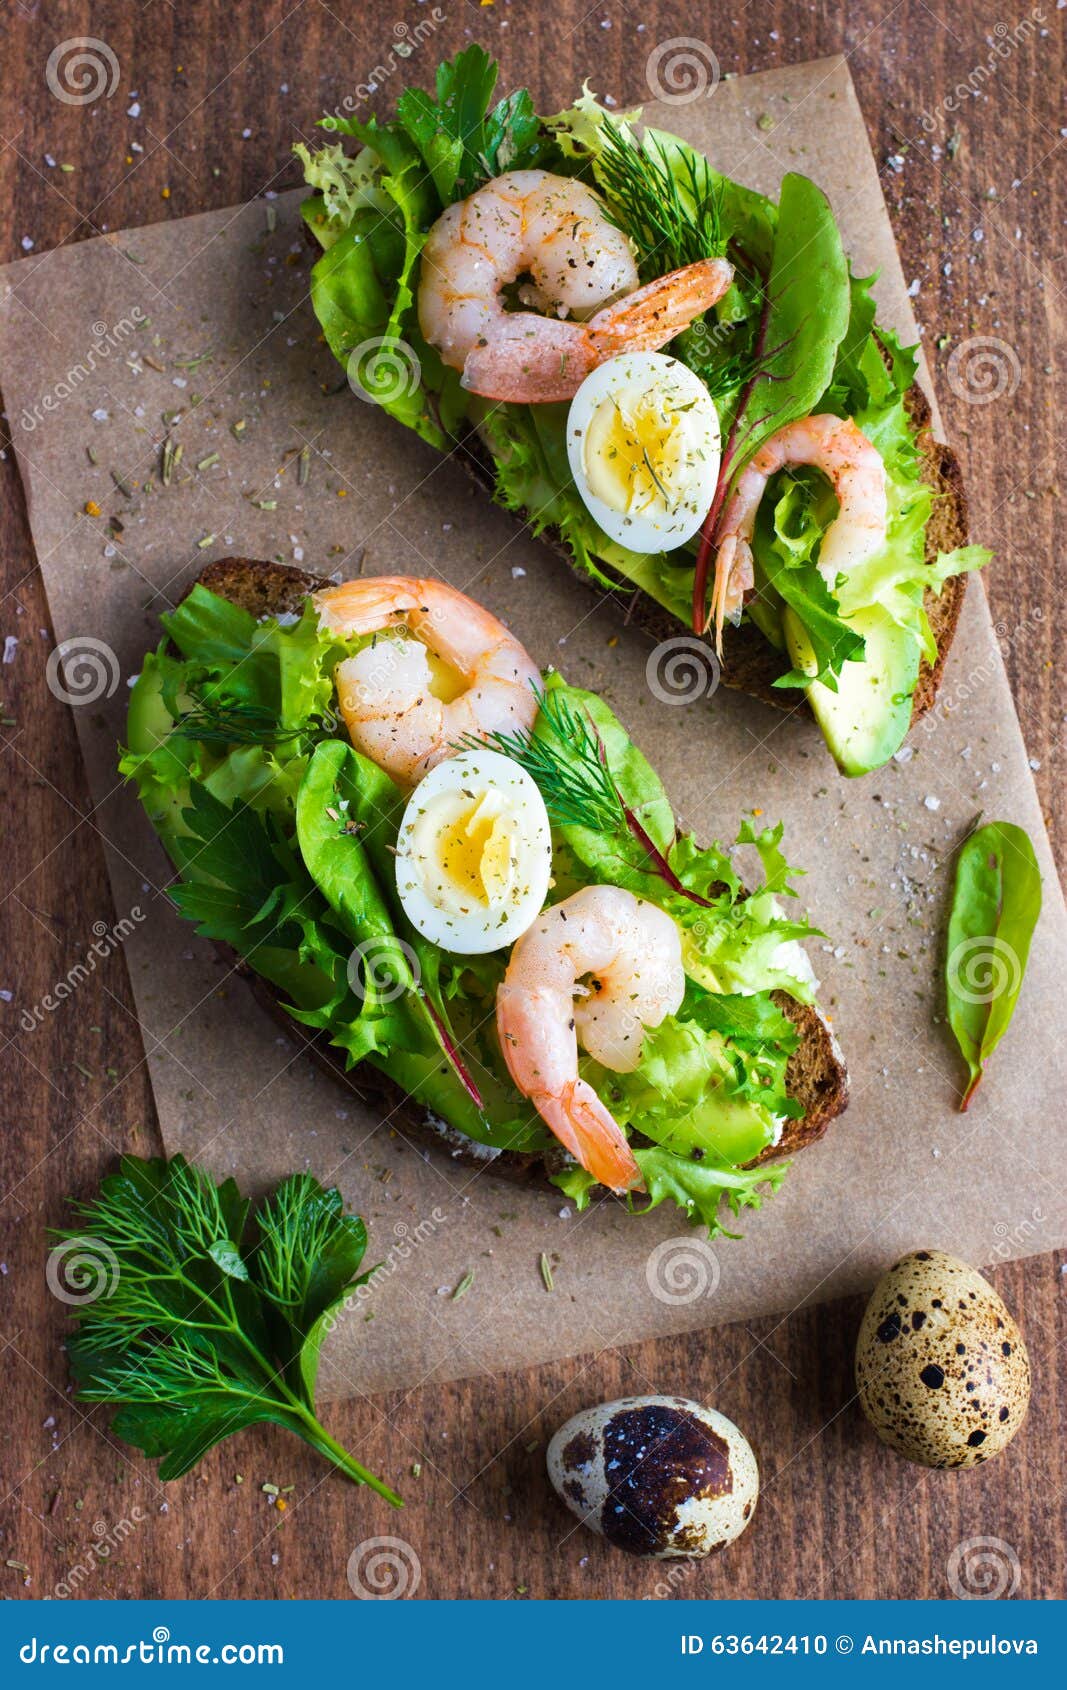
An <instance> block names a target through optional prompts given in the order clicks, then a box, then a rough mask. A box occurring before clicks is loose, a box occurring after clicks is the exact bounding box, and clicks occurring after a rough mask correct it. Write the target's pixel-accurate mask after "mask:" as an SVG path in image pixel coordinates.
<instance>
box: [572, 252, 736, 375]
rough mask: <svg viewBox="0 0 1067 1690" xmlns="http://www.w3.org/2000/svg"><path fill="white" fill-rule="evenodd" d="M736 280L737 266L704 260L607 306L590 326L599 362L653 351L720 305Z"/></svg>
mask: <svg viewBox="0 0 1067 1690" xmlns="http://www.w3.org/2000/svg"><path fill="white" fill-rule="evenodd" d="M733 278H734V269H733V265H732V264H728V263H727V262H726V260H725V258H701V259H699V260H698V262H697V263H696V264H686V265H684V266H683V267H682V269H680V270H671V271H670V272H669V273H668V274H667V275H666V276H657V278H656V280H655V281H654V282H648V283H646V284H645V286H644V287H643V288H638V289H637V291H636V293H630V294H627V295H626V296H625V298H623V299H618V300H616V301H615V303H614V305H606V306H605V307H604V309H603V310H602V311H598V312H597V314H596V316H595V317H592V318H590V320H589V323H588V325H587V327H588V330H589V334H590V337H591V338H592V339H593V340H594V342H595V344H596V347H597V351H598V357H597V363H598V364H602V363H603V362H604V360H605V358H614V357H615V356H616V355H617V354H618V353H620V352H655V351H657V350H658V349H659V347H661V346H666V344H667V342H668V341H669V340H673V339H674V337H675V335H679V334H681V332H682V330H683V329H686V328H688V327H689V324H690V323H691V322H693V320H694V319H695V318H696V317H700V316H702V315H703V313H704V312H705V311H710V310H711V307H712V306H713V305H715V304H717V303H718V301H719V300H720V299H721V298H722V296H723V294H724V293H725V292H726V290H727V288H728V287H729V286H730V283H731V282H732V281H733Z"/></svg>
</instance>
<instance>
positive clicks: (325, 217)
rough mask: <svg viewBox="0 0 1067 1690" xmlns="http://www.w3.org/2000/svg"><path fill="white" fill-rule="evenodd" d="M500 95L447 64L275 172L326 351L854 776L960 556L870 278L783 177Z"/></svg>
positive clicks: (904, 709)
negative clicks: (294, 222) (388, 116)
mask: <svg viewBox="0 0 1067 1690" xmlns="http://www.w3.org/2000/svg"><path fill="white" fill-rule="evenodd" d="M495 82H496V66H495V65H494V64H493V62H492V60H490V59H489V58H488V56H487V55H486V53H485V52H484V51H483V50H482V48H480V47H478V46H472V47H469V48H468V49H467V50H466V51H465V52H463V53H461V54H460V55H459V56H458V58H456V59H455V60H454V61H452V62H451V63H449V64H445V65H442V66H441V67H440V69H439V70H438V73H437V83H436V90H435V93H434V94H428V93H426V92H424V91H422V90H420V89H414V88H410V89H405V90H404V92H403V93H402V94H401V96H400V98H399V100H398V101H397V107H396V116H395V118H394V119H393V120H391V121H388V122H379V121H378V120H377V119H374V118H372V119H369V120H368V121H366V122H362V121H359V120H357V119H355V118H346V117H340V116H334V117H329V118H326V119H324V120H323V125H324V127H325V128H327V129H329V130H331V131H333V132H334V133H335V134H338V135H343V136H345V137H350V138H351V139H353V140H355V141H356V142H358V143H361V149H360V150H358V151H354V152H353V151H346V150H345V147H344V145H343V143H342V142H341V141H338V140H334V141H331V142H330V143H329V144H327V145H325V146H323V147H321V148H318V149H316V150H314V151H311V150H309V149H308V148H307V147H306V146H298V147H297V149H296V150H297V152H298V153H299V154H300V156H301V158H302V160H303V164H304V169H305V175H306V178H307V181H308V183H309V185H310V186H311V188H312V189H313V190H314V192H313V194H312V196H311V197H310V198H309V199H308V200H307V201H306V202H305V206H304V215H305V220H306V223H307V227H308V229H309V230H310V232H311V234H312V235H313V236H314V238H315V240H316V241H317V242H318V243H319V244H320V245H321V247H322V248H323V249H324V250H323V253H322V256H321V257H320V258H319V260H318V262H317V264H316V265H315V267H314V270H313V272H312V283H311V289H312V299H313V301H314V305H315V310H316V312H317V314H318V317H319V321H320V322H321V324H322V327H323V330H324V333H325V336H326V339H327V341H328V342H329V345H330V347H331V348H332V350H333V351H334V353H335V354H336V356H337V357H338V358H339V359H340V360H341V361H342V363H344V364H345V365H346V367H347V368H348V372H349V377H350V380H352V381H353V382H354V383H356V384H358V385H359V386H360V388H361V389H362V390H363V391H364V393H366V394H368V395H369V396H370V397H372V398H374V399H376V400H377V401H378V402H379V403H380V404H381V405H382V406H383V407H384V409H385V410H387V411H389V412H391V413H392V415H393V416H395V417H397V418H399V420H400V421H401V422H403V423H405V424H407V426H408V427H410V428H413V429H415V430H416V432H417V433H419V434H420V435H421V436H422V437H423V438H424V439H426V440H429V441H431V442H432V443H433V444H434V445H435V446H437V447H439V448H441V449H442V450H451V449H453V448H454V447H455V446H456V445H457V444H459V445H461V446H462V447H463V448H464V452H465V457H466V460H467V462H468V463H469V464H470V466H471V467H473V469H474V471H475V473H476V474H478V475H479V476H480V478H481V479H482V480H483V481H484V482H485V483H486V485H487V486H489V487H490V488H491V489H492V491H493V492H494V494H495V497H496V498H497V499H498V500H499V501H500V502H501V503H502V504H504V505H506V506H507V507H508V508H509V509H511V510H513V511H515V512H517V513H519V514H520V515H521V516H522V517H523V518H524V519H525V520H526V521H528V522H529V523H531V524H532V525H533V527H534V529H535V531H537V532H543V533H544V534H545V535H546V536H547V538H548V539H549V540H550V541H551V542H552V543H554V544H555V546H556V547H557V549H559V550H560V551H561V552H562V553H563V555H564V556H565V557H566V559H567V560H568V561H569V562H570V564H571V565H572V566H573V567H574V568H575V569H576V570H577V571H578V572H579V573H580V574H582V575H584V576H586V577H587V578H589V579H591V580H593V581H595V582H597V583H599V584H600V585H601V586H603V587H607V588H609V589H623V590H627V591H628V592H632V590H633V589H637V590H638V597H637V600H636V604H635V607H634V613H635V614H636V616H637V618H638V620H639V621H640V622H641V623H642V625H643V626H645V627H646V628H647V629H648V630H649V631H650V632H651V633H652V634H653V635H654V637H655V638H657V639H659V638H662V637H666V636H670V635H672V634H673V635H677V634H678V633H679V632H680V627H679V625H682V627H686V628H691V629H692V630H693V634H694V636H701V637H703V636H709V637H713V638H714V640H715V642H716V647H717V650H718V654H719V657H720V658H721V660H722V678H723V680H724V681H725V682H727V683H728V684H730V685H734V686H739V687H742V688H743V689H744V690H746V691H748V692H750V693H753V694H756V695H758V696H759V697H762V698H764V699H766V700H768V701H769V702H771V703H775V704H778V705H781V706H783V707H784V708H791V707H792V706H793V705H794V704H795V702H796V701H797V699H798V698H800V697H802V696H804V697H806V698H807V701H808V703H809V705H810V707H811V709H812V711H813V712H814V714H815V716H816V718H817V720H818V722H819V724H820V726H821V728H822V731H823V733H824V735H825V738H826V741H827V744H828V746H829V748H830V750H831V751H832V753H833V755H834V757H835V758H836V760H837V762H838V764H839V766H840V767H841V768H842V769H843V770H844V771H845V772H846V773H848V774H862V773H864V772H866V771H867V770H870V769H875V768H878V767H879V766H880V765H881V764H883V763H884V762H885V761H886V760H887V759H888V758H889V757H890V756H892V754H893V753H894V752H895V751H897V750H898V749H899V747H900V745H901V742H902V741H903V739H904V736H905V734H906V733H907V730H908V727H909V725H910V723H911V722H912V720H913V719H914V717H915V716H916V715H918V714H921V713H922V711H924V710H926V709H928V708H929V707H930V705H931V704H932V702H933V700H934V697H935V694H936V690H937V685H938V682H939V679H940V673H941V666H942V665H943V662H944V658H945V654H946V652H947V649H948V645H949V643H950V641H951V638H952V635H953V632H954V630H955V626H956V622H957V619H958V617H959V613H960V608H961V605H962V600H963V590H964V585H965V580H966V572H967V571H968V570H971V569H975V568H977V567H979V566H980V565H981V564H982V563H983V562H984V561H985V559H986V556H987V554H986V553H985V552H984V551H983V550H982V549H981V548H980V547H977V546H969V545H967V544H966V510H965V507H964V502H963V494H962V487H961V483H960V478H959V472H958V467H957V465H956V462H955V459H954V458H953V456H952V454H951V453H950V452H949V451H948V449H947V448H946V447H944V446H942V445H939V444H938V443H937V442H935V441H934V440H933V439H932V437H931V435H930V433H929V428H928V423H929V407H928V405H927V403H926V400H925V398H924V397H923V395H922V393H921V391H920V390H919V388H918V387H917V386H916V385H915V381H914V378H915V371H916V357H915V353H914V350H907V349H905V348H903V347H902V346H901V345H900V343H899V341H898V340H897V338H896V337H895V335H894V334H892V333H891V332H890V331H889V330H887V329H884V328H882V327H880V326H879V325H878V324H877V323H876V321H875V305H874V301H873V298H872V296H871V283H872V281H873V280H874V278H873V277H867V278H860V277H857V276H854V275H852V274H851V271H850V267H849V264H848V261H847V259H846V257H845V254H844V252H843V250H842V244H841V235H840V232H839V230H838V227H837V224H836V221H835V219H834V215H833V212H832V210H831V207H830V205H829V203H828V201H827V199H826V197H825V195H824V194H823V193H822V192H821V190H820V189H819V188H818V187H817V186H816V185H815V183H813V182H811V181H809V180H808V178H806V177H805V176H802V175H797V174H792V173H791V174H788V175H786V176H785V178H784V180H783V182H782V186H781V191H780V195H779V198H778V200H777V202H775V201H773V200H771V199H769V198H767V197H766V196H764V195H763V194H759V193H756V192H754V191H752V190H751V189H749V188H746V187H745V186H743V185H742V184H741V183H738V182H734V181H731V180H730V179H729V178H728V177H726V176H724V175H722V174H720V172H719V171H718V170H717V169H716V168H715V167H714V166H713V165H712V164H711V163H710V162H709V161H708V160H707V159H706V158H705V157H704V156H703V155H702V154H701V153H699V152H696V151H694V150H693V149H692V148H691V147H689V146H687V145H686V144H685V143H684V142H683V141H681V140H679V139H678V138H677V137H676V136H674V135H670V134H667V133H664V132H661V131H657V130H654V129H651V128H646V129H645V130H644V132H643V133H639V131H638V130H637V129H636V128H635V120H636V117H637V115H638V114H637V113H630V114H626V115H620V114H612V113H610V112H608V111H607V110H605V109H604V108H603V107H602V106H600V105H599V104H598V103H597V102H596V100H595V99H594V97H593V96H592V95H591V94H589V93H588V92H584V93H583V95H582V97H581V98H580V99H579V100H578V101H577V103H576V104H575V105H574V106H573V107H572V108H571V109H570V110H569V111H565V112H562V113H560V114H559V115H558V116H555V117H548V118H541V117H539V116H538V115H537V114H536V112H535V111H534V108H533V103H532V101H531V98H530V95H529V93H528V92H527V91H526V90H524V89H519V90H517V91H515V92H514V93H512V94H510V95H508V96H507V98H505V99H503V100H501V101H500V102H499V103H498V104H496V105H495V106H494V105H493V104H492V98H493V91H494V85H495ZM667 347H669V349H670V350H669V354H668V353H667V352H665V351H664V350H663V349H664V348H667ZM724 635H725V639H724Z"/></svg>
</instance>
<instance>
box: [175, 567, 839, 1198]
mask: <svg viewBox="0 0 1067 1690" xmlns="http://www.w3.org/2000/svg"><path fill="white" fill-rule="evenodd" d="M197 582H199V583H200V584H202V585H203V586H205V587H207V588H208V589H209V590H210V591H211V592H213V593H217V594H218V596H219V597H220V598H225V599H229V600H230V601H231V603H233V604H237V605H240V606H241V607H242V609H244V610H247V611H249V612H250V613H251V614H252V615H253V616H268V615H286V614H292V613H297V612H299V611H300V609H301V607H302V605H303V603H304V600H305V599H306V597H307V595H308V594H309V593H314V592H319V591H321V590H322V589H323V588H325V587H328V586H331V585H332V582H331V581H330V580H329V579H328V578H327V577H324V576H321V575H312V574H310V573H309V572H308V571H307V570H305V569H297V568H295V567H293V566H292V565H289V564H277V563H264V562H260V561H259V560H257V559H255V558H242V557H227V558H219V559H218V560H217V561H216V562H214V563H209V564H208V565H207V566H206V568H204V569H203V570H201V572H200V574H199V575H198V576H197ZM216 949H217V950H218V951H219V953H220V955H221V956H222V957H223V959H224V960H225V962H226V964H227V966H228V967H230V968H232V969H233V970H234V971H235V972H237V973H239V974H240V975H241V976H242V977H243V978H244V979H245V980H247V981H248V984H249V986H250V987H251V990H252V994H253V996H254V997H255V998H256V1000H257V1001H258V1002H259V1003H260V1004H261V1005H262V1006H263V1008H264V1009H266V1010H267V1012H268V1014H270V1015H271V1017H272V1018H273V1019H274V1020H275V1021H276V1022H277V1023H278V1025H279V1026H280V1027H282V1028H283V1029H284V1030H285V1031H286V1032H287V1033H288V1034H289V1036H290V1037H291V1038H293V1039H294V1040H295V1041H296V1042H298V1043H299V1044H301V1045H302V1046H303V1047H304V1049H305V1051H306V1054H307V1055H308V1056H309V1057H310V1058H311V1060H312V1061H313V1062H314V1063H315V1065H316V1067H318V1068H320V1069H321V1070H322V1071H323V1072H325V1073H328V1074H330V1075H331V1076H332V1077H333V1078H334V1079H337V1080H340V1081H341V1082H342V1083H343V1084H344V1085H346V1086H349V1087H350V1088H351V1089H352V1090H353V1091H354V1092H355V1093H356V1094H357V1096H359V1097H360V1098H361V1099H362V1101H363V1102H364V1103H367V1104H369V1105H370V1106H371V1107H372V1108H375V1109H380V1110H381V1112H382V1116H383V1118H384V1119H388V1121H389V1123H390V1125H391V1126H393V1127H394V1128H395V1130H396V1131H397V1132H398V1133H400V1134H401V1135H402V1136H403V1137H405V1138H410V1139H415V1140H417V1141H418V1142H419V1143H422V1144H429V1145H435V1146H436V1147H437V1148H438V1149H440V1148H442V1146H444V1147H446V1148H448V1149H449V1150H450V1151H451V1152H452V1154H453V1155H455V1156H457V1157H459V1158H462V1159H463V1160H465V1161H468V1162H475V1163H477V1164H479V1165H481V1166H483V1167H488V1168H490V1169H491V1171H492V1172H493V1173H494V1174H497V1175H501V1176H503V1177H506V1178H509V1179H512V1180H518V1181H522V1182H528V1183H529V1182H535V1183H546V1182H545V1175H546V1172H548V1171H551V1169H550V1168H549V1166H548V1163H549V1158H548V1157H542V1156H539V1155H530V1154H525V1153H520V1152H517V1151H510V1150H504V1151H501V1152H500V1154H499V1155H498V1156H495V1157H494V1158H493V1159H492V1160H491V1161H487V1160H486V1155H485V1152H484V1150H482V1151H481V1152H480V1153H479V1148H478V1147H477V1146H472V1147H471V1148H470V1149H467V1148H466V1146H467V1145H468V1144H469V1143H470V1141H469V1140H467V1139H465V1138H464V1136H463V1135H462V1134H461V1133H458V1132H455V1131H454V1130H453V1129H451V1128H446V1127H444V1126H443V1125H442V1124H440V1123H437V1124H435V1123H434V1122H433V1121H432V1120H431V1119H430V1117H429V1116H428V1115H427V1114H426V1113H425V1112H424V1111H423V1110H421V1109H420V1108H419V1107H418V1106H416V1105H415V1104H414V1103H413V1102H412V1100H411V1098H410V1097H408V1095H407V1093H406V1092H404V1091H402V1090H401V1088H400V1087H399V1086H397V1085H396V1084H395V1083H394V1082H393V1081H392V1080H390V1079H389V1077H388V1075H386V1074H384V1073H382V1072H381V1070H380V1069H377V1068H374V1067H372V1066H371V1065H370V1064H369V1063H365V1064H362V1065H360V1066H359V1067H358V1068H357V1069H355V1070H349V1069H346V1068H345V1065H344V1058H343V1057H342V1056H341V1054H340V1052H338V1051H336V1050H334V1049H333V1048H332V1046H331V1045H330V1043H329V1041H328V1040H327V1038H326V1037H325V1035H324V1034H321V1033H320V1034H316V1035H314V1036H312V1037H310V1038H309V1037H307V1036H306V1035H304V1034H303V1033H302V1031H301V1029H300V1027H299V1024H298V1023H296V1022H294V1021H293V1019H292V1017H291V1016H289V1015H287V1014H286V1012H285V1010H284V1008H283V1007H282V1004H281V1002H280V1000H279V998H278V995H277V993H276V992H275V991H274V989H273V987H271V986H270V985H269V984H268V983H267V981H265V980H264V979H262V978H261V976H259V975H258V974H256V973H255V971H254V970H253V969H252V968H250V967H249V966H248V964H247V963H246V962H244V960H243V959H242V958H241V957H239V956H238V955H237V953H236V952H235V951H233V950H232V949H231V948H230V947H229V946H228V945H217V946H216ZM774 996H775V1001H776V1002H777V1004H778V1007H779V1008H780V1009H781V1010H782V1012H783V1014H785V1015H788V1016H789V1018H790V1020H791V1021H792V1022H793V1023H794V1025H795V1026H796V1028H797V1030H798V1031H799V1033H800V1035H801V1041H800V1044H799V1045H798V1047H797V1049H796V1050H795V1051H794V1052H793V1054H792V1056H791V1057H790V1059H789V1063H788V1066H787V1069H786V1079H787V1084H788V1087H789V1091H790V1093H791V1095H792V1096H794V1097H796V1098H797V1099H798V1101H799V1102H801V1103H802V1104H803V1105H804V1114H803V1115H802V1116H801V1117H800V1118H799V1119H798V1120H795V1121H787V1122H786V1123H785V1126H784V1129H783V1132H782V1138H781V1141H780V1143H779V1144H777V1145H775V1146H772V1147H770V1148H768V1149H767V1150H765V1151H764V1152H763V1154H762V1155H761V1156H760V1157H759V1158H758V1160H759V1161H761V1162H763V1161H767V1160H770V1159H771V1158H772V1157H779V1156H788V1155H791V1154H792V1153H793V1152H794V1151H797V1150H802V1149H803V1148H804V1146H805V1145H807V1144H813V1143H814V1142H815V1140H816V1139H818V1138H821V1137H822V1135H823V1133H824V1132H825V1131H826V1129H827V1127H828V1126H829V1124H830V1122H831V1121H832V1120H833V1119H834V1117H835V1116H836V1115H840V1114H841V1112H842V1111H843V1110H844V1109H845V1107H846V1105H847V1103H848V1074H847V1072H846V1069H845V1065H844V1062H843V1061H842V1059H841V1055H840V1052H839V1051H838V1049H837V1045H836V1043H835V1041H834V1038H833V1035H832V1034H831V1032H830V1029H829V1027H828V1025H827V1024H826V1022H825V1021H824V1020H823V1018H822V1016H821V1015H820V1013H819V1011H818V1010H817V1009H815V1008H813V1007H812V1006H810V1005H807V1004H801V1003H797V1002H796V1000H795V999H793V998H791V997H790V996H789V995H788V993H785V992H776V993H775V994H774Z"/></svg>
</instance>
